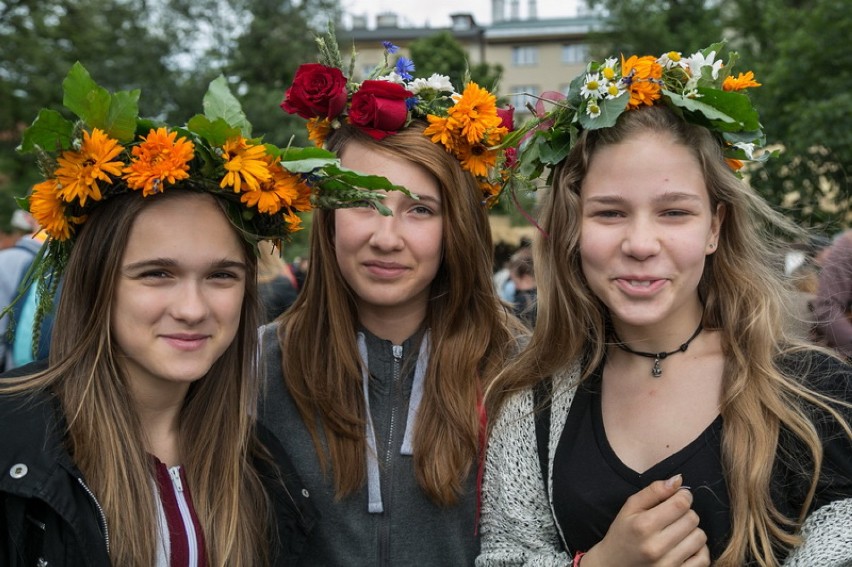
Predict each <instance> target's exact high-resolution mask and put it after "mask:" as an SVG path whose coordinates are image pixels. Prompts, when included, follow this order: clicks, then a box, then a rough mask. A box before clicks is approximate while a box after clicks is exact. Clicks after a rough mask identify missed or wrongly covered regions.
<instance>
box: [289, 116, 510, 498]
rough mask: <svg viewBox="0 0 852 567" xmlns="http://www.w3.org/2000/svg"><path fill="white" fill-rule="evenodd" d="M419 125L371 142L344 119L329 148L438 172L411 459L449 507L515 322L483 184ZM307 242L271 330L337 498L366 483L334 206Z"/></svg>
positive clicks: (348, 300)
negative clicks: (288, 300)
mask: <svg viewBox="0 0 852 567" xmlns="http://www.w3.org/2000/svg"><path fill="white" fill-rule="evenodd" d="M424 128H425V124H422V123H417V124H414V125H412V126H410V127H408V128H406V129H404V130H402V131H401V132H398V133H396V134H394V135H392V136H388V137H387V138H385V139H384V140H381V141H375V140H373V139H372V138H369V137H368V136H365V135H363V134H362V133H360V132H359V131H358V130H357V129H355V128H351V127H346V126H344V127H343V128H342V129H340V130H338V131H336V132H335V134H334V135H333V137H332V138H331V139H330V148H331V149H332V150H337V151H339V150H340V149H341V148H343V147H344V146H345V145H346V144H347V143H349V142H350V141H351V140H353V139H357V140H358V141H359V142H360V143H362V144H365V145H368V146H369V147H370V148H371V149H373V150H375V151H377V152H384V153H389V154H391V155H394V156H397V157H401V158H403V159H405V160H407V161H410V162H411V163H414V164H417V165H419V166H421V167H423V168H425V169H426V170H427V171H429V173H431V174H432V175H433V176H434V177H435V179H436V180H437V181H438V185H439V187H440V191H441V200H442V203H443V204H442V211H443V213H442V214H443V225H444V228H443V243H444V248H443V258H442V262H441V265H440V268H439V269H438V273H437V275H436V277H435V279H434V281H433V283H432V286H431V291H430V299H429V307H428V314H427V320H426V322H425V324H426V325H428V327H429V328H430V329H431V337H432V343H431V352H430V358H429V368H428V370H427V374H426V379H425V391H424V396H423V401H422V406H421V408H420V412H419V414H418V421H417V424H416V427H415V432H414V469H415V472H416V476H417V481H418V483H419V485H420V486H421V487H422V488H423V490H424V491H425V492H426V493H427V494H428V495H429V497H430V498H431V499H432V500H433V501H434V502H436V503H438V504H441V505H452V504H454V503H455V502H457V500H458V498H459V495H460V494H461V493H462V490H463V487H464V485H463V483H464V480H465V478H466V477H467V475H468V473H469V472H470V470H471V466H472V465H473V464H474V463H475V462H476V458H477V454H478V451H479V447H480V443H481V439H480V420H479V412H478V409H477V408H478V403H479V400H480V397H481V392H482V388H484V385H486V384H488V383H489V382H490V380H491V378H492V377H493V376H494V375H495V374H496V373H497V371H499V370H500V369H501V368H502V367H503V366H504V363H505V362H506V360H507V358H508V357H509V355H510V352H511V351H512V342H513V336H514V334H513V333H514V331H513V330H512V329H513V328H517V327H515V325H516V323H515V320H514V318H513V317H512V316H511V315H510V314H508V313H507V311H506V309H505V308H504V307H503V306H502V305H501V303H500V301H499V299H498V298H497V296H496V294H495V292H494V289H493V285H492V283H491V257H492V254H493V251H492V243H491V232H490V226H489V224H488V217H487V214H486V210H485V209H484V207H483V205H482V196H481V195H482V193H481V190H480V189H479V187H478V185H477V183H476V181H475V180H474V178H473V177H472V176H471V175H470V174H468V173H466V172H464V171H463V170H462V169H461V167H460V165H459V163H458V161H457V160H456V159H455V158H453V157H452V156H451V155H450V154H448V153H447V152H446V151H444V150H443V148H441V147H440V146H438V145H437V144H434V143H432V142H430V141H429V139H428V138H427V137H426V136H424V135H423V130H424ZM310 250H311V262H310V266H309V269H308V274H307V277H306V279H305V284H304V287H303V289H302V291H301V293H300V295H299V298H298V299H297V300H296V303H295V304H294V305H293V306H292V307H291V309H290V310H289V311H288V312H287V313H286V314H285V315H284V317H283V319H282V324H281V327H280V328H279V340H280V342H281V344H282V352H283V365H282V368H283V371H284V381H285V383H286V385H287V387H288V388H289V390H290V393H291V395H292V396H293V399H294V401H295V403H296V407H297V408H298V410H299V413H300V414H301V417H302V419H303V420H304V422H305V425H306V427H307V428H308V431H309V432H310V434H311V436H312V437H313V440H314V444H315V446H316V451H317V455H318V457H319V459H320V463H321V464H322V467H323V468H324V469H327V468H328V466H329V461H330V466H331V468H332V469H333V472H334V485H335V490H336V494H337V497H338V498H343V497H345V496H347V495H349V494H351V493H353V492H354V491H355V490H357V489H358V488H359V487H361V486H362V485H363V484H364V482H365V458H366V455H365V443H364V435H365V429H364V428H365V425H364V424H365V421H364V419H365V414H364V412H365V409H364V401H363V397H362V394H361V371H360V365H361V361H360V359H359V357H358V349H357V346H356V343H355V335H356V330H357V325H358V317H357V311H356V308H355V301H354V298H353V292H352V291H351V288H350V287H349V285H348V284H347V283H346V280H345V279H344V278H343V276H342V274H341V272H340V268H339V266H338V264H337V261H336V259H335V252H334V212H333V211H317V212H316V213H314V220H313V227H312V231H311V244H310ZM320 349H321V350H320ZM317 424H319V426H318V425H317ZM319 428H321V429H322V432H323V433H324V439H325V440H326V447H323V445H322V443H321V442H320V436H319Z"/></svg>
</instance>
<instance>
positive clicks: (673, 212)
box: [662, 209, 692, 217]
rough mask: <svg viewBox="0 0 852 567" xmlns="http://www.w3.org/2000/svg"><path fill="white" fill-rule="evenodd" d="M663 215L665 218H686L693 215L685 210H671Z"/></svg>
mask: <svg viewBox="0 0 852 567" xmlns="http://www.w3.org/2000/svg"><path fill="white" fill-rule="evenodd" d="M662 214H663V216H664V217H685V216H688V215H691V214H692V213H691V212H689V211H686V210H683V209H669V210H665V211H663V213H662Z"/></svg>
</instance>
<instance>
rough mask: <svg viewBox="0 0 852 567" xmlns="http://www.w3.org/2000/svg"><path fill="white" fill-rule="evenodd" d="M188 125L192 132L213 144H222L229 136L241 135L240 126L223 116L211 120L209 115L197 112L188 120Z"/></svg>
mask: <svg viewBox="0 0 852 567" xmlns="http://www.w3.org/2000/svg"><path fill="white" fill-rule="evenodd" d="M186 127H187V128H188V129H189V131H190V132H193V133H195V134H197V135H198V136H199V137H201V138H202V139H204V140H207V142H208V143H209V144H210V145H211V146H221V145H223V144H224V143H225V142H227V141H228V139H229V138H233V137H234V136H237V135H240V134H241V131H240V129H239V128H236V127H233V126H231V125H230V124H229V123H228V122H227V121H225V120H224V119H223V118H216V119H215V120H211V119H210V118H208V117H207V116H202V115H201V114H196V115H195V116H193V117H192V118H190V119H189V122H187V124H186Z"/></svg>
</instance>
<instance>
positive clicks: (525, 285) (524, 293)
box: [509, 246, 538, 328]
mask: <svg viewBox="0 0 852 567" xmlns="http://www.w3.org/2000/svg"><path fill="white" fill-rule="evenodd" d="M509 265H510V278H511V279H512V282H513V283H514V285H515V295H514V297H513V307H514V309H515V315H517V316H518V317H520V318H521V320H522V321H524V323H526V325H527V326H528V327H530V328H532V327H535V320H536V310H537V305H536V297H537V295H538V292H537V290H536V283H535V269H534V268H533V257H532V248H531V247H530V246H522V247H521V248H520V249H518V251H517V252H515V253H514V254H512V258H511V260H510V262H509Z"/></svg>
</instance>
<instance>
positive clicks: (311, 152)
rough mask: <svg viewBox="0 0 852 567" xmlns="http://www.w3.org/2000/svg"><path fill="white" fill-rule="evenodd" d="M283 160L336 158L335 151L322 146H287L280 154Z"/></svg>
mask: <svg viewBox="0 0 852 567" xmlns="http://www.w3.org/2000/svg"><path fill="white" fill-rule="evenodd" d="M279 155H280V156H281V161H298V160H302V159H331V160H336V159H337V155H336V154H335V153H334V152H330V151H328V150H324V149H322V148H285V149H283V150H282V151H281V152H280V154H279Z"/></svg>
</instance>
